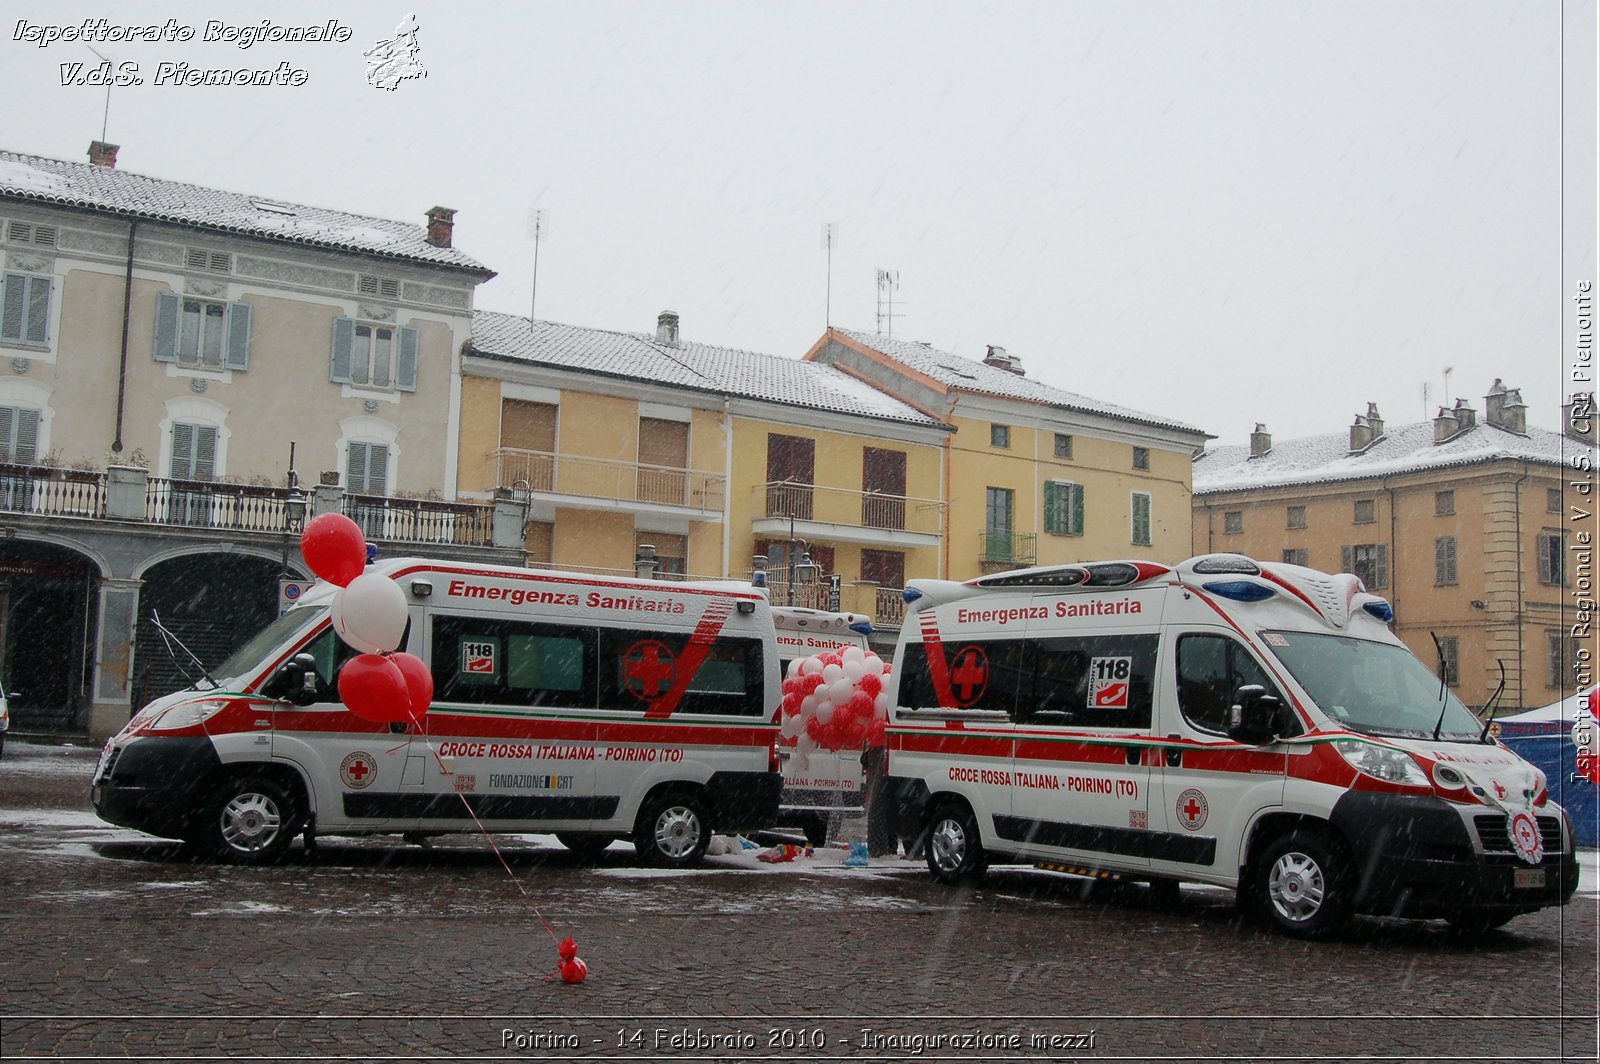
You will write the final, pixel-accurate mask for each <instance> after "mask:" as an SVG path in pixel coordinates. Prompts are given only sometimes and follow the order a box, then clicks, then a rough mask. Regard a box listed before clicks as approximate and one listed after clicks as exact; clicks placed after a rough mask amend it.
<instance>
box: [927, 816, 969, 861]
mask: <svg viewBox="0 0 1600 1064" xmlns="http://www.w3.org/2000/svg"><path fill="white" fill-rule="evenodd" d="M928 846H929V849H930V851H931V853H932V856H933V860H934V861H935V862H936V863H937V864H938V866H939V869H940V870H941V871H943V872H945V873H947V874H949V875H955V874H956V873H958V872H960V871H961V867H962V865H963V863H964V862H965V861H966V859H967V832H966V829H965V828H964V827H963V826H962V824H961V821H959V820H958V819H956V818H955V817H946V818H944V819H943V820H940V821H939V822H938V823H937V824H935V825H934V828H933V832H932V833H931V835H930V836H929V838H928Z"/></svg>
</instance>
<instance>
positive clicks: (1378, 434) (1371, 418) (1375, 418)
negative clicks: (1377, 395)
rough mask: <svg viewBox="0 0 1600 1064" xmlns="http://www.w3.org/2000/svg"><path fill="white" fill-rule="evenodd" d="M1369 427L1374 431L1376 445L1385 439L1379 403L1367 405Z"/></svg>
mask: <svg viewBox="0 0 1600 1064" xmlns="http://www.w3.org/2000/svg"><path fill="white" fill-rule="evenodd" d="M1367 425H1368V426H1369V427H1371V429H1372V439H1373V442H1374V443H1376V442H1377V441H1378V440H1381V439H1383V415H1382V414H1380V413H1378V404H1377V403H1368V404H1367Z"/></svg>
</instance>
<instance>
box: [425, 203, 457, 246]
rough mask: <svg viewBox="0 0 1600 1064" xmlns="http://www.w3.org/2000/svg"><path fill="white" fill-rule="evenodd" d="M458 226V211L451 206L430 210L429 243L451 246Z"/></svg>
mask: <svg viewBox="0 0 1600 1064" xmlns="http://www.w3.org/2000/svg"><path fill="white" fill-rule="evenodd" d="M455 228H456V212H455V211H454V210H452V209H451V208H449V207H435V208H433V210H431V211H429V212H428V243H430V244H432V245H433V246H434V247H436V248H447V247H449V246H450V239H451V236H452V235H453V234H454V232H455Z"/></svg>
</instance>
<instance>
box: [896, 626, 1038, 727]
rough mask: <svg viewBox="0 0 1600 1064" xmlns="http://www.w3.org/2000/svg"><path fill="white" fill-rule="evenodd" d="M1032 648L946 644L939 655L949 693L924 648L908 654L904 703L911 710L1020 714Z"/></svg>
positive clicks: (1006, 642) (1006, 643)
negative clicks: (1019, 699)
mask: <svg viewBox="0 0 1600 1064" xmlns="http://www.w3.org/2000/svg"><path fill="white" fill-rule="evenodd" d="M1026 648H1027V644H1026V643H1025V642H1024V641H1023V640H1021V639H980V640H976V641H973V642H965V643H941V644H939V645H938V647H937V649H936V650H934V651H933V653H934V654H935V655H936V657H935V660H934V663H933V664H938V665H939V666H940V669H941V671H942V673H943V676H944V678H945V683H946V686H947V688H948V690H947V691H945V692H943V693H941V691H940V690H939V685H938V683H937V682H936V681H935V679H934V669H933V667H932V665H930V662H929V649H928V647H927V645H926V644H924V643H912V644H910V645H909V646H907V647H906V649H905V654H904V661H903V663H902V664H901V666H900V669H901V673H900V693H899V703H900V705H902V706H905V707H906V708H907V709H944V710H961V709H973V710H993V711H998V712H1000V713H1010V712H1012V711H1013V710H1015V709H1016V706H1017V694H1018V692H1019V691H1020V690H1021V688H1022V687H1023V685H1024V683H1025V682H1026V680H1027V672H1026V670H1025V668H1024V667H1023V663H1024V661H1025V659H1026Z"/></svg>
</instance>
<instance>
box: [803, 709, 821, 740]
mask: <svg viewBox="0 0 1600 1064" xmlns="http://www.w3.org/2000/svg"><path fill="white" fill-rule="evenodd" d="M806 734H807V735H809V736H811V738H813V739H815V740H816V741H817V742H818V743H821V742H822V722H821V721H820V720H818V719H817V718H816V717H813V716H809V715H808V716H807V717H806Z"/></svg>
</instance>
